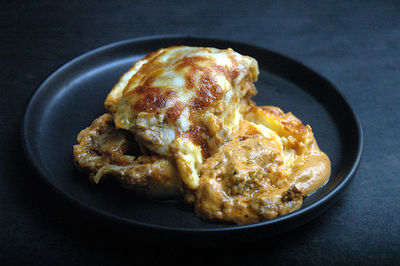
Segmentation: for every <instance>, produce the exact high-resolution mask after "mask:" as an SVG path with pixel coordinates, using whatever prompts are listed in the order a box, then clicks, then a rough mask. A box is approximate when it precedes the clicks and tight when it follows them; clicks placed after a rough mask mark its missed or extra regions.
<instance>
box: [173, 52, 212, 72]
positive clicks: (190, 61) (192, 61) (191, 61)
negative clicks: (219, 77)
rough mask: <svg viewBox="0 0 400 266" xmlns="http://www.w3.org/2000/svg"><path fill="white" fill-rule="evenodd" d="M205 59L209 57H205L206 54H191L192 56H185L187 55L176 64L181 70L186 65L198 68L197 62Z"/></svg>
mask: <svg viewBox="0 0 400 266" xmlns="http://www.w3.org/2000/svg"><path fill="white" fill-rule="evenodd" d="M205 60H207V57H204V56H199V55H197V56H190V57H187V56H185V57H183V58H182V59H181V60H179V61H178V62H177V65H176V67H175V69H176V70H177V71H179V70H182V69H183V68H186V67H192V68H197V67H198V65H197V64H196V63H197V62H202V61H205Z"/></svg>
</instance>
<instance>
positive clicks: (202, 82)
mask: <svg viewBox="0 0 400 266" xmlns="http://www.w3.org/2000/svg"><path fill="white" fill-rule="evenodd" d="M223 94H224V91H223V90H222V88H221V87H220V86H219V85H218V84H217V82H216V81H215V79H214V77H213V76H212V75H209V74H207V73H203V74H202V75H201V77H200V79H199V84H198V88H197V90H196V96H195V97H193V98H192V100H191V107H192V109H194V110H198V109H203V108H205V107H207V106H210V105H211V104H212V103H213V102H215V101H216V100H218V99H220V98H221V97H222V96H223Z"/></svg>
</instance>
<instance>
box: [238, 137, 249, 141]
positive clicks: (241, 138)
mask: <svg viewBox="0 0 400 266" xmlns="http://www.w3.org/2000/svg"><path fill="white" fill-rule="evenodd" d="M248 138H249V137H248V136H239V141H243V140H246V139H248Z"/></svg>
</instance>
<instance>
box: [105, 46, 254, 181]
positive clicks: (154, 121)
mask: <svg viewBox="0 0 400 266" xmlns="http://www.w3.org/2000/svg"><path fill="white" fill-rule="evenodd" d="M257 76H258V66H257V62H256V61H255V60H254V59H253V58H251V57H248V56H242V55H240V54H238V53H236V52H234V51H233V50H232V49H226V50H219V49H215V48H201V47H186V46H178V47H170V48H167V49H160V50H158V51H156V52H154V53H152V54H150V55H148V56H146V57H145V58H143V59H141V60H139V61H138V62H136V63H135V64H134V66H133V67H132V68H131V69H130V70H129V71H128V72H127V73H126V74H124V75H123V76H122V77H121V79H120V81H119V82H118V84H117V85H116V86H115V87H114V88H113V90H112V91H111V92H110V94H109V95H108V97H107V99H106V101H105V107H106V108H107V109H108V110H109V111H110V112H111V113H112V114H113V117H114V121H115V126H116V127H117V128H123V129H126V130H130V131H132V132H133V133H134V135H135V138H136V140H137V141H138V142H139V143H141V144H142V145H143V146H145V147H146V148H147V149H149V150H150V151H152V152H155V153H158V154H160V155H165V156H171V157H173V158H174V159H175V160H176V162H177V166H178V170H179V173H180V177H181V179H182V180H183V181H184V183H185V184H186V185H187V187H188V188H190V189H195V188H197V186H198V173H197V171H198V167H199V166H200V164H201V161H202V160H203V159H204V158H207V157H208V156H210V155H211V154H212V153H214V152H215V151H217V150H218V148H219V147H220V146H221V145H222V144H223V143H224V142H226V141H227V140H229V138H230V135H231V132H232V130H233V129H234V128H235V127H237V126H238V124H239V122H240V120H241V119H242V116H241V114H240V113H239V109H240V108H239V105H240V101H241V100H242V99H243V98H250V96H252V95H254V94H255V88H254V86H253V85H252V84H253V82H254V81H256V79H257ZM199 154H200V155H199Z"/></svg>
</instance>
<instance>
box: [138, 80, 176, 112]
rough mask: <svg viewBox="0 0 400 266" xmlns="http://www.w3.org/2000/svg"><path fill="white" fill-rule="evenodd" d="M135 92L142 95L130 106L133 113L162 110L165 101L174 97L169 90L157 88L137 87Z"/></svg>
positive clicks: (174, 93) (173, 93)
mask: <svg viewBox="0 0 400 266" xmlns="http://www.w3.org/2000/svg"><path fill="white" fill-rule="evenodd" d="M135 92H136V93H138V94H141V95H143V97H142V98H140V99H139V100H138V101H136V103H135V104H134V105H133V106H132V108H133V109H134V110H135V111H138V112H142V111H146V112H152V111H157V110H160V109H161V108H163V107H164V106H165V105H166V103H167V101H168V100H169V99H171V98H173V97H175V96H176V92H175V91H174V90H171V89H168V90H166V89H162V88H157V87H146V86H144V85H143V86H139V87H137V88H136V89H135Z"/></svg>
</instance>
